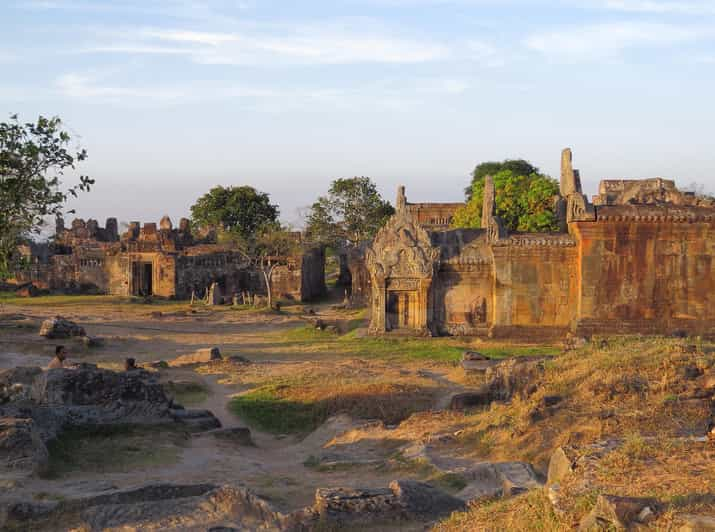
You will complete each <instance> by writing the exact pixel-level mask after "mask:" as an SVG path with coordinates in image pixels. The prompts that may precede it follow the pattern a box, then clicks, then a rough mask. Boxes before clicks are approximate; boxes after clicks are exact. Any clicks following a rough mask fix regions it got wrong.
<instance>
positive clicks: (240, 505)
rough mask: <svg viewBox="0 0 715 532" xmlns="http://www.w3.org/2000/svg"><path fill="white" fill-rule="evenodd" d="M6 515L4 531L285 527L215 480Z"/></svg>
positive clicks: (9, 508) (250, 498)
mask: <svg viewBox="0 0 715 532" xmlns="http://www.w3.org/2000/svg"><path fill="white" fill-rule="evenodd" d="M2 513H4V517H5V523H2V521H1V519H2V517H3V515H2ZM2 513H0V527H2V528H3V530H5V529H10V530H56V529H58V526H57V524H58V523H61V529H62V530H69V529H71V530H209V529H212V528H213V527H223V526H224V525H225V524H226V523H231V524H232V525H236V526H237V527H238V530H257V529H260V530H286V527H284V526H282V525H283V522H282V521H283V519H284V516H282V515H281V514H279V513H277V512H275V511H274V510H272V509H271V507H270V506H269V505H268V504H267V503H266V502H265V501H263V500H262V499H259V498H258V497H256V496H255V495H253V494H252V493H250V492H249V491H248V490H246V489H244V488H239V487H234V486H214V485H211V484H188V485H176V484H150V485H146V486H141V487H138V488H133V489H129V490H123V491H117V490H111V491H107V492H105V493H101V494H98V495H90V496H84V497H76V496H75V497H72V496H69V497H64V498H63V499H62V500H60V501H54V502H37V501H32V500H30V501H14V502H11V503H9V504H6V505H5V508H4V512H2ZM219 529H220V528H219ZM302 530H305V529H302Z"/></svg>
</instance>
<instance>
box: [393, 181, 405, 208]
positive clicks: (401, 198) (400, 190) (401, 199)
mask: <svg viewBox="0 0 715 532" xmlns="http://www.w3.org/2000/svg"><path fill="white" fill-rule="evenodd" d="M406 209H407V196H405V186H404V185H400V186H399V187H397V200H396V201H395V210H396V211H397V212H404V211H405V210H406Z"/></svg>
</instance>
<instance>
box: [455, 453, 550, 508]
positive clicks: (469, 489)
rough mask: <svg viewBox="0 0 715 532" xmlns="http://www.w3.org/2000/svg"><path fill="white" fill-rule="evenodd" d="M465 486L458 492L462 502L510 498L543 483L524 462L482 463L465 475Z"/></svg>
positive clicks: (529, 465) (538, 486)
mask: <svg viewBox="0 0 715 532" xmlns="http://www.w3.org/2000/svg"><path fill="white" fill-rule="evenodd" d="M465 478H466V479H467V481H468V484H467V486H466V487H465V488H464V489H463V490H462V491H460V492H459V494H458V495H459V498H460V499H462V500H464V501H474V500H479V499H484V498H492V497H511V496H513V495H518V494H520V493H524V492H526V491H529V490H531V489H535V488H540V487H542V486H543V483H542V482H541V480H540V479H539V477H538V475H537V474H536V472H535V471H534V468H533V467H532V466H531V464H527V463H525V462H496V463H492V462H483V463H480V464H477V465H476V466H475V467H473V468H472V469H470V470H469V471H467V472H466V473H465Z"/></svg>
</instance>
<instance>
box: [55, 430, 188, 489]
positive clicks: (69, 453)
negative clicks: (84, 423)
mask: <svg viewBox="0 0 715 532" xmlns="http://www.w3.org/2000/svg"><path fill="white" fill-rule="evenodd" d="M187 441H188V440H187V436H186V433H185V432H184V431H180V430H177V429H176V428H174V427H168V426H166V427H156V426H154V427H151V428H149V427H130V426H126V425H120V426H114V427H96V428H91V429H69V430H65V431H64V432H62V434H61V435H60V436H59V438H57V439H55V440H53V441H51V442H50V443H49V445H48V450H49V454H50V457H49V463H48V468H47V470H46V472H45V473H44V474H43V477H44V478H59V477H63V476H65V475H68V474H70V473H76V472H78V473H82V472H88V473H118V472H122V473H123V472H130V471H135V470H143V469H146V468H148V467H157V466H166V465H170V464H173V463H176V462H177V461H178V460H179V456H180V454H181V451H182V448H183V447H184V446H185V445H187Z"/></svg>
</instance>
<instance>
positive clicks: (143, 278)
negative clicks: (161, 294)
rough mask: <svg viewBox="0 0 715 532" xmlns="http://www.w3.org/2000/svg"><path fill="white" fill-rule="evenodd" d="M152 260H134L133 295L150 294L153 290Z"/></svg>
mask: <svg viewBox="0 0 715 532" xmlns="http://www.w3.org/2000/svg"><path fill="white" fill-rule="evenodd" d="M152 282H153V271H152V264H151V262H132V295H135V296H150V295H152V294H153V293H154V291H153V288H154V287H153V285H152Z"/></svg>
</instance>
